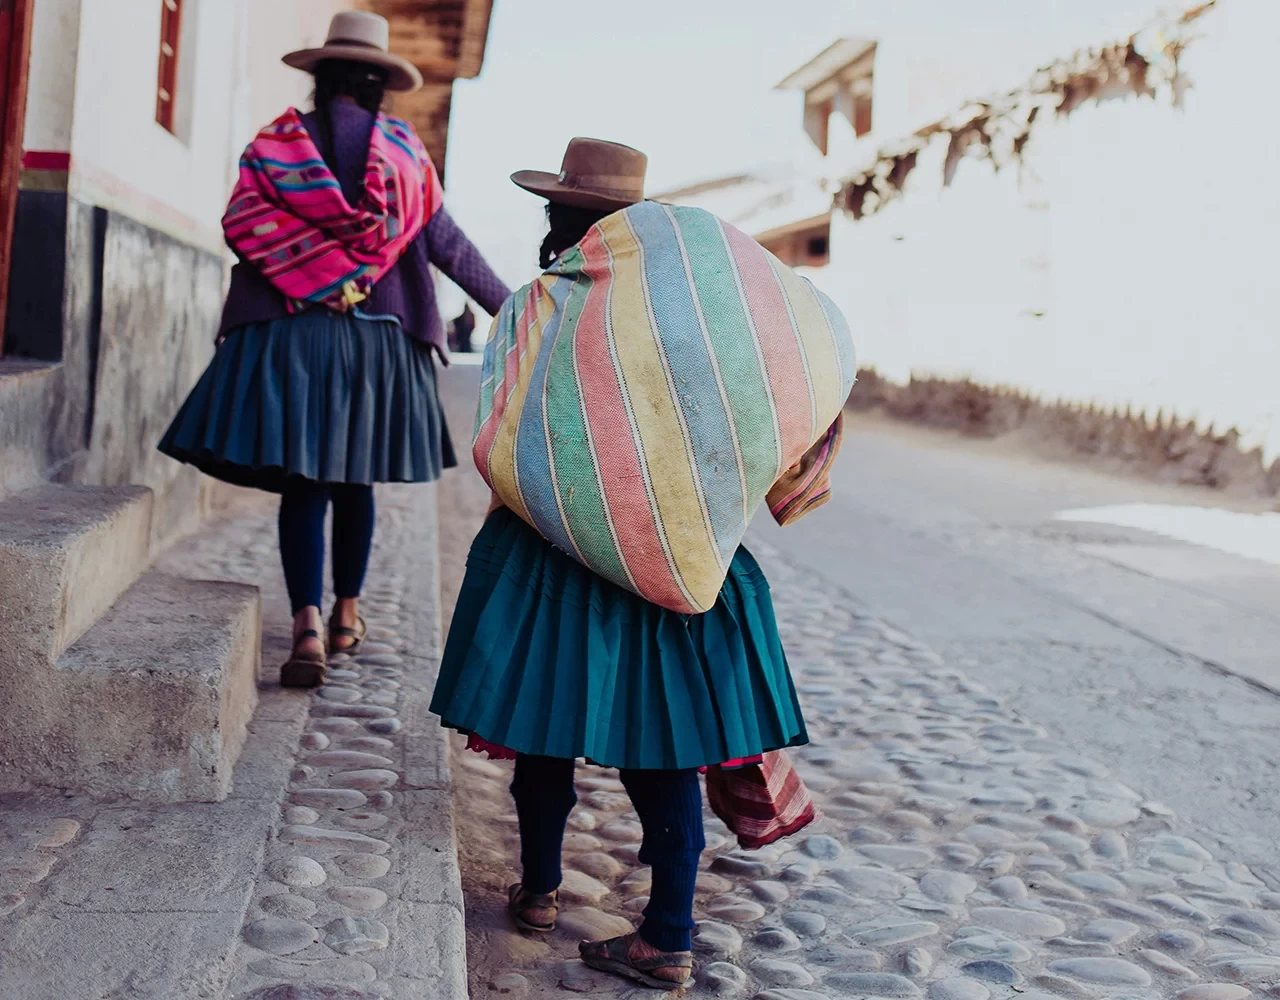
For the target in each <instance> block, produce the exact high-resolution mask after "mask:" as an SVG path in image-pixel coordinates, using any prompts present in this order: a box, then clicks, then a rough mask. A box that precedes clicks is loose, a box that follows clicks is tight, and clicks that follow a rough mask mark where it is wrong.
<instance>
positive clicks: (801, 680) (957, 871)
mask: <svg viewBox="0 0 1280 1000" xmlns="http://www.w3.org/2000/svg"><path fill="white" fill-rule="evenodd" d="M756 554H757V555H758V556H760V557H761V560H762V562H763V563H764V564H765V566H766V569H767V570H768V572H769V574H770V579H771V581H772V583H773V586H774V597H775V601H776V605H777V610H778V617H779V622H780V626H781V628H782V631H783V638H784V641H785V642H786V644H787V648H788V651H789V654H790V656H791V661H792V667H793V671H794V673H795V676H796V680H797V683H798V685H799V686H800V690H801V694H802V698H803V701H804V704H805V710H806V717H807V719H808V720H809V724H810V732H811V735H812V737H813V744H812V745H811V746H810V747H808V748H805V749H803V750H800V751H798V752H796V753H795V758H796V761H797V764H798V766H799V768H800V770H801V773H802V774H803V775H804V777H805V780H806V781H807V782H808V784H809V787H810V788H811V789H812V790H813V792H814V794H815V797H816V798H817V799H818V800H819V803H820V805H821V808H822V809H823V811H824V813H825V818H824V819H823V820H822V822H821V823H820V824H819V825H817V826H814V827H812V828H810V829H809V830H807V831H805V832H803V833H801V834H799V835H798V836H796V837H793V838H791V839H790V840H788V841H786V842H784V843H782V844H780V845H777V846H776V847H774V848H769V849H765V850H762V851H755V852H744V851H740V850H738V849H737V848H736V845H735V844H733V843H731V842H730V841H729V839H728V838H727V836H726V834H727V831H726V829H725V828H724V826H723V825H722V824H720V823H719V821H718V820H716V819H714V817H711V816H710V814H708V823H707V826H708V831H709V836H708V840H709V849H708V851H707V854H706V855H705V856H704V861H703V872H702V874H701V876H700V878H699V882H698V893H697V902H696V910H695V912H696V916H697V918H698V920H699V921H700V923H699V931H698V934H697V938H696V941H695V948H696V951H697V953H698V962H699V965H698V968H697V969H696V970H695V974H696V976H697V979H698V983H697V985H696V986H695V987H693V988H692V993H693V994H694V995H698V996H712V995H714V996H722V997H754V998H756V1000H842V998H864V997H917V996H928V997H930V998H935V1000H986V998H988V997H992V998H1000V1000H1003V998H1010V997H1022V998H1024V1000H1048V998H1056V997H1098V998H1112V1000H1155V998H1164V997H1177V998H1178V1000H1236V998H1243V997H1249V996H1261V995H1272V996H1280V912H1277V911H1280V892H1273V891H1271V889H1272V888H1274V887H1271V886H1268V885H1267V884H1264V882H1262V881H1261V880H1260V879H1259V878H1258V877H1257V876H1256V875H1255V874H1254V872H1252V871H1251V870H1250V869H1249V868H1248V867H1246V866H1244V865H1242V864H1238V863H1235V862H1233V860H1232V859H1231V858H1229V857H1214V856H1213V855H1212V854H1211V853H1210V852H1209V851H1208V850H1206V849H1205V848H1204V847H1203V846H1201V844H1200V843H1199V842H1197V840H1196V832H1195V831H1194V830H1186V829H1183V828H1181V827H1180V825H1179V823H1178V820H1177V817H1176V816H1174V815H1173V814H1172V812H1171V811H1170V810H1169V809H1167V808H1166V807H1165V806H1163V805H1161V804H1160V803H1159V802H1154V801H1149V800H1147V799H1146V798H1144V797H1143V795H1142V794H1140V792H1138V791H1136V790H1134V789H1133V788H1131V787H1129V786H1128V785H1127V784H1125V783H1124V781H1123V780H1121V779H1120V777H1117V776H1113V775H1112V774H1110V773H1108V772H1107V770H1106V769H1105V768H1103V767H1102V766H1100V765H1099V764H1097V763H1095V762H1093V761H1091V760H1089V759H1087V758H1084V757H1081V756H1078V755H1075V754H1073V753H1071V752H1070V751H1069V750H1068V749H1067V748H1065V747H1063V746H1062V745H1060V744H1058V743H1056V742H1054V741H1053V740H1050V739H1048V738H1047V737H1046V734H1045V731H1044V730H1043V729H1042V728H1040V727H1039V726H1037V725H1036V724H1035V721H1034V720H1028V719H1025V718H1023V717H1022V716H1021V715H1020V714H1019V713H1018V712H1017V711H1016V710H1015V709H1014V708H1012V707H1011V706H1009V705H1006V704H1004V703H1002V701H1001V700H1000V699H999V698H996V697H994V696H993V695H991V694H990V693H989V692H988V691H987V690H986V689H984V688H983V687H982V686H981V685H979V684H976V683H973V682H972V681H970V680H969V679H967V678H966V676H965V675H964V674H963V673H961V672H959V671H957V670H955V669H952V668H951V667H949V666H947V665H946V664H944V663H942V662H941V661H940V660H939V659H938V658H937V657H936V656H935V655H934V654H933V653H931V652H930V651H929V650H928V649H926V648H924V647H923V646H922V645H921V644H919V643H917V642H915V641H913V640H912V639H911V638H910V637H908V636H906V635H903V634H901V633H899V632H897V631H895V630H893V629H892V628H889V627H888V626H886V625H885V624H883V623H882V622H880V621H877V620H876V619H875V618H874V617H871V616H868V615H866V614H864V613H862V612H861V611H859V610H857V609H856V608H855V607H854V606H853V603H852V601H850V600H849V598H848V596H847V595H844V594H841V593H839V592H838V591H834V590H832V589H820V588H818V587H816V586H815V585H814V584H813V583H812V582H811V581H812V577H809V576H807V575H805V574H804V573H803V572H801V571H799V570H797V569H796V568H794V567H792V566H790V565H788V563H787V562H786V561H785V560H784V559H783V558H782V557H781V555H780V553H778V552H776V551H762V550H761V549H760V548H759V547H757V553H756ZM509 775H510V771H509V765H500V764H498V763H494V762H489V761H487V760H483V759H481V758H479V757H477V756H476V755H474V754H466V753H460V752H456V744H455V777H456V780H457V783H458V796H459V803H460V805H459V808H460V812H459V823H460V837H461V845H462V847H461V850H462V863H463V874H464V885H465V887H466V890H467V892H468V894H469V897H470V898H469V899H468V911H467V912H468V935H469V938H470V939H471V947H470V949H469V954H470V960H471V969H470V975H471V991H472V992H471V995H472V997H473V998H485V997H490V996H512V997H523V996H527V997H548V996H552V995H565V994H566V992H569V993H580V994H586V995H590V996H594V997H633V996H637V997H638V996H642V995H644V996H648V995H652V994H651V993H650V992H649V991H644V990H636V989H634V988H633V987H631V986H629V985H627V984H625V983H623V982H622V981H620V980H615V979H613V978H611V977H608V976H604V975H600V974H597V973H594V972H592V971H590V970H588V969H586V968H585V967H584V966H582V965H581V964H580V963H578V962H577V961H575V960H574V959H573V956H574V955H575V954H576V944H577V941H578V940H580V939H582V938H600V937H604V936H608V935H613V934H617V933H623V932H626V931H627V930H628V929H629V928H630V926H631V924H632V921H634V920H636V919H637V915H638V914H639V912H640V911H641V910H642V908H643V906H644V904H645V897H646V893H647V889H648V874H647V870H645V869H640V868H638V866H637V860H636V852H637V848H638V843H639V839H640V826H639V824H638V823H637V821H636V816H635V814H634V813H633V812H632V811H631V810H630V804H629V802H628V800H627V798H626V795H625V794H624V793H623V790H622V787H621V785H620V783H619V782H618V781H617V779H616V774H615V773H614V772H610V771H605V770H602V769H595V768H587V767H581V768H580V769H579V778H578V791H579V797H580V804H579V806H578V808H577V809H576V810H575V812H574V814H573V815H572V817H571V819H570V832H569V834H568V836H567V838H566V844H565V866H566V876H565V884H564V897H565V902H566V904H567V909H566V910H565V911H564V913H563V915H562V917H561V919H560V925H559V929H558V930H557V931H556V932H555V934H554V935H552V936H551V937H550V938H549V939H546V940H544V939H531V938H527V937H523V936H520V935H518V934H517V933H516V932H514V931H512V930H510V929H508V927H507V925H506V923H505V917H504V914H503V912H502V903H503V898H502V890H503V888H504V886H505V883H506V882H507V881H508V880H510V879H511V878H512V876H513V871H514V867H513V862H514V859H515V858H516V857H517V853H516V852H517V846H518V838H517V835H516V828H515V817H514V815H513V813H512V806H511V804H510V799H509V797H508V796H507V795H506V791H505V785H506V783H507V782H508V781H509Z"/></svg>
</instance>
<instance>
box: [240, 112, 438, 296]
mask: <svg viewBox="0 0 1280 1000" xmlns="http://www.w3.org/2000/svg"><path fill="white" fill-rule="evenodd" d="M440 201H441V191H440V181H439V178H438V177H437V176H436V170H435V166H434V165H433V164H432V162H431V157H430V156H429V155H428V154H427V150H426V148H425V147H424V146H423V145H422V142H421V140H419V138H418V137H417V135H416V134H415V133H414V131H413V128H412V127H411V126H410V125H409V124H408V123H407V122H403V121H401V120H400V119H398V118H391V117H389V116H387V115H382V114H380V115H378V118H377V121H376V123H375V124H374V127H373V133H372V135H371V136H370V139H369V159H368V163H367V165H366V167H365V175H364V195H363V197H362V198H361V199H360V201H359V203H358V204H356V205H350V204H348V203H347V199H346V198H345V197H344V195H343V193H342V188H341V186H340V185H339V184H338V180H337V178H335V177H334V176H333V172H332V171H330V169H329V168H328V166H327V165H326V164H325V162H324V158H323V157H322V156H321V155H320V151H319V150H318V149H317V148H316V145H315V143H314V142H313V141H312V139H311V136H310V135H309V134H308V133H307V130H306V126H305V125H303V123H302V117H301V116H300V115H299V114H298V112H297V111H296V110H294V109H293V108H290V109H289V110H288V111H286V112H285V113H284V114H283V115H281V116H280V117H279V118H277V119H276V120H275V121H274V122H272V123H271V124H270V125H268V126H267V127H266V128H264V129H263V130H262V131H261V132H259V133H258V136H257V138H256V139H254V140H253V142H251V143H249V145H248V147H247V148H246V149H245V151H244V155H243V156H241V158H240V177H239V180H238V181H237V183H236V187H235V190H234V191H233V192H232V195H231V201H230V203H229V204H228V206H227V212H226V214H225V215H224V216H223V218H222V228H223V231H224V232H225V233H226V237H227V243H228V244H230V246H231V248H232V249H233V250H235V251H236V252H237V253H238V254H239V255H240V256H241V257H242V258H244V259H245V260H248V261H249V262H250V263H252V264H253V265H254V266H256V267H257V268H258V270H259V271H260V272H261V273H262V275H263V277H265V278H266V279H267V280H268V281H270V282H271V284H272V285H274V286H275V287H276V288H277V289H278V290H279V291H280V292H281V294H283V295H284V297H285V298H286V299H287V300H288V302H289V311H290V312H297V311H298V310H300V309H304V308H306V307H307V306H309V305H312V304H316V303H321V304H324V305H326V306H328V307H329V308H331V309H335V310H337V311H339V312H346V311H347V310H348V309H350V308H351V306H353V305H355V304H356V303H357V302H359V301H361V300H362V299H364V298H365V297H366V296H367V295H368V294H369V289H370V288H372V287H373V283H374V282H375V281H377V279H378V277H379V276H380V275H382V274H383V273H384V272H385V271H387V269H389V268H390V267H392V266H393V265H394V264H395V263H396V261H397V260H399V259H400V255H401V254H402V253H404V251H405V249H406V248H407V247H408V246H409V244H410V243H412V242H413V239H414V237H416V236H417V235H418V233H419V232H420V231H421V230H422V227H423V226H425V225H426V224H427V221H428V220H429V219H430V218H431V216H432V215H434V214H435V212H436V210H437V209H438V208H439V207H440Z"/></svg>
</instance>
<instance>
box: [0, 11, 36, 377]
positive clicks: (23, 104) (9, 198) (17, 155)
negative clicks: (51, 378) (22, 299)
mask: <svg viewBox="0 0 1280 1000" xmlns="http://www.w3.org/2000/svg"><path fill="white" fill-rule="evenodd" d="M34 11H35V0H0V87H3V88H4V89H3V91H0V354H3V353H4V350H3V348H4V321H5V315H6V313H7V312H8V309H9V261H10V257H11V252H12V249H13V219H14V213H15V212H16V211H17V208H18V174H19V171H21V169H22V133H23V126H24V123H25V120H26V116H27V75H28V72H29V70H30V68H31V19H32V14H33V12H34Z"/></svg>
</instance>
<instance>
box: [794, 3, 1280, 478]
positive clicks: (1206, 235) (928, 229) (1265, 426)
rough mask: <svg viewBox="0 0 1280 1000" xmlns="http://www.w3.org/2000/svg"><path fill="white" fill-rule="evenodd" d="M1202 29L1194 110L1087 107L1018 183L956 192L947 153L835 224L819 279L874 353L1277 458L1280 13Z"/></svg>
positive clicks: (965, 177)
mask: <svg viewBox="0 0 1280 1000" xmlns="http://www.w3.org/2000/svg"><path fill="white" fill-rule="evenodd" d="M1204 31H1205V33H1206V37H1204V38H1202V39H1201V40H1199V41H1198V42H1196V43H1195V44H1194V45H1193V47H1192V48H1191V49H1190V50H1189V51H1188V53H1187V54H1186V56H1185V63H1184V65H1185V68H1186V69H1187V71H1188V72H1189V73H1190V74H1191V75H1192V77H1193V79H1194V80H1195V83H1196V87H1195V89H1194V90H1193V91H1192V92H1191V93H1190V94H1188V96H1187V100H1186V107H1185V110H1184V111H1176V110H1174V109H1172V108H1171V107H1170V105H1169V99H1168V95H1167V94H1162V95H1161V96H1160V98H1159V100H1157V101H1154V102H1153V101H1150V100H1137V99H1132V100H1129V101H1126V102H1116V103H1110V104H1106V105H1102V106H1100V107H1089V108H1085V109H1082V110H1080V111H1079V112H1077V113H1076V114H1075V115H1073V116H1072V117H1070V118H1069V119H1066V120H1065V121H1059V122H1053V123H1051V124H1050V125H1049V126H1048V127H1047V128H1046V129H1044V130H1042V131H1041V132H1040V133H1038V135H1037V138H1036V139H1035V140H1034V145H1033V148H1032V150H1031V154H1032V157H1031V166H1032V168H1033V169H1032V171H1031V172H1029V173H1026V174H1024V175H1023V176H1022V177H1021V178H1019V176H1018V172H1017V171H1016V170H1006V171H1004V172H1002V173H1001V174H999V175H996V174H994V173H993V172H992V170H991V167H990V165H989V164H986V163H980V162H976V161H975V162H965V163H963V164H962V165H961V168H960V171H959V174H958V176H957V180H956V183H955V184H954V186H953V187H952V188H951V189H949V190H945V191H944V190H942V189H941V187H940V183H939V179H940V177H941V167H940V162H939V161H940V157H941V153H942V149H941V147H940V146H935V148H934V149H933V150H932V151H931V154H930V155H929V156H927V157H924V158H922V162H921V165H920V167H919V168H918V169H917V171H916V173H915V175H914V176H913V181H912V183H911V186H910V189H909V191H908V194H907V197H906V198H905V199H903V200H902V201H900V202H898V203H897V204H895V205H892V206H891V207H889V208H888V209H887V210H885V211H884V212H881V213H879V214H877V215H875V216H871V217H869V218H867V219H864V220H862V221H861V222H853V221H852V220H851V219H849V218H847V217H845V216H842V215H838V216H837V218H836V219H835V221H834V222H833V226H832V264H831V265H830V266H829V267H828V268H826V269H825V270H824V271H822V272H820V273H819V274H818V275H816V277H817V279H818V281H819V282H820V283H821V284H822V285H823V287H824V288H826V289H827V290H828V291H829V292H830V293H831V294H833V295H834V296H835V297H836V299H837V300H838V301H839V302H841V304H842V305H843V306H844V307H845V308H846V309H847V310H848V311H849V314H850V316H851V317H852V318H853V321H854V323H855V328H856V329H857V330H858V345H859V357H860V359H861V360H864V361H865V363H866V364H868V365H872V366H875V367H877V368H879V369H881V370H883V371H884V372H885V373H886V374H889V375H891V376H894V377H897V378H904V377H906V376H907V375H909V374H910V373H911V372H916V373H920V374H936V375H944V376H948V377H971V378H974V379H977V380H979V381H981V382H984V383H987V384H996V385H1007V386H1013V387H1016V388H1019V389H1022V390H1024V391H1026V392H1029V393H1032V394H1034V395H1037V396H1041V397H1044V398H1046V399H1065V400H1072V401H1080V402H1095V403H1099V404H1102V405H1107V406H1116V407H1121V408H1123V407H1126V406H1132V407H1133V408H1134V409H1135V410H1138V411H1143V412H1146V413H1149V414H1152V415H1154V414H1155V413H1156V412H1158V411H1161V410H1163V411H1165V412H1166V413H1176V414H1177V415H1178V416H1179V417H1180V418H1184V419H1185V418H1188V417H1190V418H1195V419H1197V420H1198V421H1200V422H1201V424H1202V425H1205V426H1215V427H1217V428H1219V429H1225V428H1226V427H1228V426H1235V427H1237V428H1238V429H1240V430H1241V431H1242V432H1243V433H1244V434H1245V443H1246V445H1247V446H1255V445H1256V446H1259V447H1262V448H1263V450H1264V454H1265V457H1266V459H1267V460H1270V459H1272V458H1275V457H1277V456H1280V412H1278V411H1280V402H1278V400H1280V391H1278V389H1277V380H1278V377H1277V373H1278V372H1280V322H1278V321H1277V318H1276V316H1277V312H1276V309H1275V307H1274V304H1273V302H1272V301H1271V298H1272V297H1271V296H1270V295H1268V292H1269V290H1270V289H1272V288H1274V287H1275V284H1276V278H1275V271H1276V265H1277V261H1278V260H1280V255H1278V254H1277V253H1276V250H1275V240H1274V234H1275V232H1276V231H1277V229H1278V228H1280V186H1278V185H1277V182H1276V179H1275V165H1276V164H1277V163H1278V162H1280V138H1278V136H1277V131H1276V130H1275V129H1274V128H1273V127H1272V126H1271V121H1272V120H1273V117H1274V116H1273V115H1272V114H1271V112H1270V110H1269V108H1268V105H1267V103H1266V102H1267V100H1268V94H1267V88H1266V87H1265V86H1264V85H1263V83H1262V81H1263V79H1264V77H1263V76H1262V75H1261V74H1262V71H1263V68H1264V67H1265V66H1267V65H1269V64H1270V61H1271V52H1270V48H1271V40H1272V39H1274V38H1275V37H1276V36H1277V33H1278V32H1280V5H1277V4H1275V3H1273V2H1272V0H1232V2H1231V3H1230V4H1224V5H1223V8H1222V10H1221V11H1220V12H1217V13H1215V14H1213V15H1211V17H1210V18H1209V19H1207V20H1206V22H1205V23H1204ZM1037 312H1042V313H1043V316H1040V317H1037V316H1036V315H1035V314H1036V313H1037Z"/></svg>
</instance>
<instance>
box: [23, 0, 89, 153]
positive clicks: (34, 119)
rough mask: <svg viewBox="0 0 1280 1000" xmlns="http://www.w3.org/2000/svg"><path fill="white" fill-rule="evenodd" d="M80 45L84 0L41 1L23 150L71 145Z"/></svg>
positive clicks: (55, 149) (33, 40)
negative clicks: (82, 0)
mask: <svg viewBox="0 0 1280 1000" xmlns="http://www.w3.org/2000/svg"><path fill="white" fill-rule="evenodd" d="M79 46H80V0H40V2H39V3H37V4H36V5H35V10H34V12H33V14H32V24H31V69H30V75H29V77H28V79H27V113H26V117H25V119H24V121H23V139H22V147H23V149H35V150H41V151H44V152H59V153H65V152H67V151H68V150H69V149H70V148H71V120H72V109H73V106H74V104H75V93H76V56H77V52H78V50H79Z"/></svg>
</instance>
